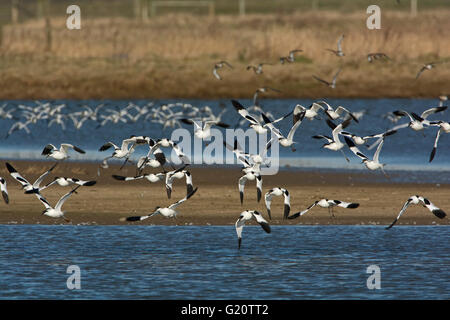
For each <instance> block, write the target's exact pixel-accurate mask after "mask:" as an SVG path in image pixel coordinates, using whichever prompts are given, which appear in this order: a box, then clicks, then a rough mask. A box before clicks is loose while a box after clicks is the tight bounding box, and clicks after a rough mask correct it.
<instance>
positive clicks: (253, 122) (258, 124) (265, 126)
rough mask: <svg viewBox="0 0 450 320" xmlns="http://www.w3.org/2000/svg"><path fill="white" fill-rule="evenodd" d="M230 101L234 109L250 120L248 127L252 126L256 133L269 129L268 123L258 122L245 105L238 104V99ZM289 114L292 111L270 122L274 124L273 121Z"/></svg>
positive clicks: (262, 132) (275, 121)
mask: <svg viewBox="0 0 450 320" xmlns="http://www.w3.org/2000/svg"><path fill="white" fill-rule="evenodd" d="M231 103H232V104H233V106H234V108H235V109H236V111H237V112H238V113H239V114H240V115H241V116H242V117H243V118H244V119H246V120H247V121H248V122H250V127H251V128H253V129H254V130H255V131H256V132H257V133H259V134H265V133H267V132H268V131H269V128H268V124H261V122H259V121H258V120H257V119H256V118H255V117H253V116H252V115H250V113H249V112H248V111H247V109H245V107H244V106H243V105H242V104H240V103H239V102H238V101H236V100H231ZM291 114H292V112H290V113H288V114H287V115H285V116H284V117H281V118H279V119H276V120H273V121H271V122H270V123H271V124H274V123H277V122H280V121H281V120H283V119H286V118H287V117H288V116H290V115H291Z"/></svg>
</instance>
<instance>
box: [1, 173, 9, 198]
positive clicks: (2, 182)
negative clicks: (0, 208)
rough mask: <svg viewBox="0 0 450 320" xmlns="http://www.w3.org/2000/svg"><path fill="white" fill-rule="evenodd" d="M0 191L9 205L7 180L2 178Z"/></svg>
mask: <svg viewBox="0 0 450 320" xmlns="http://www.w3.org/2000/svg"><path fill="white" fill-rule="evenodd" d="M0 191H1V192H2V197H3V200H4V201H5V203H6V204H8V203H9V196H8V189H7V188H6V180H5V179H4V178H2V177H0Z"/></svg>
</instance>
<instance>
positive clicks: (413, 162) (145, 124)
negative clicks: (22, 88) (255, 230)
mask: <svg viewBox="0 0 450 320" xmlns="http://www.w3.org/2000/svg"><path fill="white" fill-rule="evenodd" d="M317 100H320V99H317ZM317 100H310V99H295V100H294V99H287V100H269V99H262V100H261V105H262V106H263V108H264V110H265V111H266V112H270V113H272V114H273V115H274V116H275V117H278V116H282V115H284V114H286V113H287V112H289V111H291V110H292V109H293V107H294V106H295V105H296V104H297V103H300V104H302V105H304V106H309V105H310V104H311V103H312V102H313V101H317ZM326 101H327V102H329V103H330V104H331V105H332V106H338V105H342V106H345V107H347V108H348V109H350V110H351V111H353V112H358V111H361V110H366V114H365V115H364V116H363V117H362V118H361V120H360V123H359V124H357V123H353V124H351V125H350V126H349V127H348V128H347V131H350V132H353V133H355V134H358V135H367V134H374V133H380V132H384V131H385V130H387V129H389V128H391V127H393V126H395V125H397V124H400V123H404V122H408V119H407V118H404V119H401V120H400V121H399V122H398V123H396V124H393V123H391V122H390V121H389V120H387V119H385V118H383V115H384V114H385V113H387V112H391V111H394V110H398V109H403V110H406V111H409V112H416V113H418V114H421V113H422V112H423V111H424V110H426V109H428V108H430V107H434V106H437V104H438V100H437V99H326ZM43 102H46V101H41V103H43ZM48 102H49V103H51V105H52V106H57V105H58V104H62V103H64V104H66V105H67V107H66V108H64V109H62V112H61V113H63V114H68V113H71V112H74V111H79V110H81V109H80V108H81V106H82V105H89V106H91V107H95V106H97V105H99V104H101V103H103V104H105V105H106V106H105V107H104V108H103V109H101V110H100V114H109V112H108V111H107V109H108V108H111V109H114V110H117V109H119V108H120V109H122V108H124V107H126V106H127V104H128V103H129V102H130V101H114V100H102V101H95V100H86V101H72V100H54V101H48ZM131 102H133V103H135V104H137V105H139V106H143V105H146V104H148V103H149V102H153V103H154V108H158V107H159V106H161V105H163V104H167V103H176V102H183V103H190V104H192V105H194V106H197V107H199V108H201V107H204V106H209V107H211V108H212V110H213V111H214V113H215V114H218V113H219V112H220V111H221V110H222V107H223V106H224V107H225V108H226V109H227V110H228V111H227V112H226V113H225V115H224V116H223V118H222V121H223V122H226V123H228V124H230V125H231V126H232V127H234V126H235V125H236V123H237V122H238V121H239V120H240V119H242V118H241V117H240V116H239V114H238V113H237V112H236V111H235V110H234V108H233V107H232V105H231V103H230V100H229V99H225V100H173V99H172V100H163V101H150V100H135V101H131ZM241 102H242V103H243V104H244V105H246V106H249V105H251V101H250V100H245V99H243V100H241ZM3 104H7V108H6V109H11V108H14V107H17V105H19V104H24V105H28V106H36V105H37V103H36V102H34V101H0V105H3ZM221 105H222V107H221ZM131 113H135V112H134V111H132V112H131ZM14 115H15V116H16V117H18V119H23V118H21V114H20V112H19V111H16V112H15V113H14ZM322 118H323V119H325V117H324V116H323V117H322ZM143 119H144V117H141V118H140V119H139V120H138V121H137V122H136V123H121V122H119V123H118V124H111V123H110V124H108V125H106V126H104V127H101V128H98V123H96V122H94V121H89V120H88V121H86V122H85V124H84V125H83V127H82V128H81V130H76V129H75V128H74V126H73V124H72V121H71V120H70V119H68V120H66V125H67V128H66V130H65V131H63V130H62V129H61V127H60V126H59V125H57V124H54V125H53V126H51V127H48V122H47V120H40V121H38V122H37V123H36V124H34V125H30V130H31V131H32V132H31V134H29V135H28V134H26V133H25V131H17V132H14V133H13V134H12V135H11V136H9V137H8V138H7V139H4V138H0V158H2V159H10V160H11V159H42V156H41V155H40V152H41V151H42V149H43V147H44V146H45V145H46V144H48V143H53V144H55V145H57V144H59V143H64V142H65V143H67V142H69V143H72V144H75V145H77V146H79V147H81V148H82V149H84V150H86V151H88V153H87V154H85V155H79V154H76V153H73V154H72V155H71V156H72V159H77V160H95V161H97V160H100V159H103V158H104V157H105V156H107V155H106V153H105V152H98V148H99V147H100V146H101V145H103V144H104V143H105V142H107V141H113V142H115V143H117V144H120V143H121V141H122V140H123V139H125V138H128V137H129V136H130V135H146V136H150V137H152V138H155V139H157V138H162V137H170V136H171V133H172V131H173V128H167V129H165V130H163V129H162V125H160V124H157V123H152V122H150V121H144V120H143ZM429 119H430V120H445V121H449V120H450V117H449V112H448V111H444V112H442V113H439V114H436V115H431V116H430V117H429ZM14 122H15V120H8V119H6V120H5V119H1V118H0V137H5V136H6V134H7V132H8V130H9V128H10V127H11V126H12V124H13V123H14ZM291 122H292V121H291V120H290V119H286V120H284V121H282V122H281V123H279V127H280V130H281V131H282V132H284V133H285V134H287V132H288V130H289V128H290V125H291ZM183 127H184V128H188V129H190V130H192V126H189V125H185V124H183ZM436 133H437V128H435V127H433V128H427V129H425V130H424V131H423V132H415V131H413V130H411V129H409V128H407V129H403V130H400V131H399V132H398V133H397V134H395V135H392V136H389V137H388V138H387V139H386V142H385V144H384V146H383V150H382V153H381V156H380V160H381V161H382V162H383V163H386V164H387V166H386V170H387V171H389V170H406V171H412V170H420V171H430V170H431V171H439V172H443V171H445V172H447V173H450V162H449V161H448V160H447V159H449V157H450V148H448V145H449V143H450V140H449V137H447V136H446V135H445V134H444V135H442V136H441V139H440V141H439V147H438V151H437V154H436V157H435V159H434V161H433V162H432V163H431V164H429V163H428V158H429V155H430V152H431V149H432V147H433V142H434V139H435V136H436ZM317 134H323V135H331V130H330V128H329V127H328V126H327V125H326V123H325V121H307V120H305V121H304V123H302V125H301V126H300V128H299V130H298V131H297V133H296V135H295V141H297V145H296V148H297V150H296V152H292V151H291V150H290V149H289V148H281V150H280V155H281V157H282V160H281V164H282V166H285V165H288V166H290V167H298V168H318V167H320V168H337V169H359V170H366V169H365V167H364V166H363V165H362V164H361V162H360V160H359V159H358V158H356V157H355V156H354V155H353V154H351V153H350V151H349V150H346V153H347V156H348V157H350V159H351V162H350V163H347V162H346V161H345V159H344V158H343V157H342V155H341V154H340V153H339V152H333V151H330V150H326V149H322V148H321V146H322V145H323V143H324V141H322V140H316V139H312V138H311V136H312V135H317ZM362 150H363V152H364V153H366V154H367V155H368V156H369V157H371V156H372V154H373V152H374V150H371V151H367V150H366V149H365V148H364V147H362ZM141 151H142V154H144V153H146V152H147V150H146V148H143V147H142V150H141ZM141 151H137V152H136V153H135V155H136V157H137V156H138V155H139V154H140V152H141ZM446 182H450V180H449V179H447V180H446Z"/></svg>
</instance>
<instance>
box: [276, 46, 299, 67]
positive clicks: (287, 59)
mask: <svg viewBox="0 0 450 320" xmlns="http://www.w3.org/2000/svg"><path fill="white" fill-rule="evenodd" d="M299 52H303V50H301V49H295V50H291V51H289V55H288V56H287V57H280V63H281V64H284V63H285V62H288V63H292V62H295V54H296V53H299Z"/></svg>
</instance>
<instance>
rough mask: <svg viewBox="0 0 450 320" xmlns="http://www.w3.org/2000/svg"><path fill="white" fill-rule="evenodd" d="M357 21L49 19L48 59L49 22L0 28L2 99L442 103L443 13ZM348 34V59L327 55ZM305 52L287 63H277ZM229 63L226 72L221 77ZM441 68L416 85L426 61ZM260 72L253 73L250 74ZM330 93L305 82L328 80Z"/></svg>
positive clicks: (311, 17)
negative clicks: (48, 26)
mask: <svg viewBox="0 0 450 320" xmlns="http://www.w3.org/2000/svg"><path fill="white" fill-rule="evenodd" d="M366 19H367V15H366V14H365V11H364V12H353V13H342V12H331V11H319V12H308V13H299V12H297V13H293V14H289V15H286V14H283V15H281V14H280V15H279V14H252V15H247V16H246V17H236V16H229V15H219V16H215V17H208V16H196V15H185V14H169V15H163V16H157V17H155V18H152V19H150V20H149V21H148V22H146V23H140V22H136V21H135V20H130V19H125V18H96V19H84V20H82V28H81V30H72V31H71V30H68V29H66V27H65V19H52V34H51V50H50V51H47V50H46V33H45V23H44V21H43V20H35V21H28V22H26V23H23V24H19V25H15V26H5V27H4V28H3V46H2V48H1V51H0V75H1V77H0V85H1V87H2V90H1V91H0V99H46V98H48V99H51V98H74V99H87V98H121V99H122V98H123V99H127V98H167V97H172V98H225V97H236V98H251V97H252V96H253V93H254V92H255V90H256V88H258V87H261V86H269V87H273V88H278V89H280V90H281V91H282V92H281V93H271V94H270V96H271V97H273V98H277V97H280V98H287V97H290V98H293V97H310V98H316V97H380V96H382V97H436V96H438V95H441V94H448V90H449V87H448V82H449V80H450V67H449V66H450V63H447V62H446V61H448V60H449V59H450V42H449V41H448V40H447V39H448V30H450V10H444V9H443V10H440V11H427V12H422V13H421V14H420V15H419V16H418V17H417V18H413V17H411V16H410V15H409V14H408V13H404V12H397V11H390V12H386V13H383V15H382V29H381V30H368V29H367V28H366ZM341 34H345V39H344V41H343V50H344V52H345V56H344V57H337V56H335V55H333V54H332V53H330V52H329V51H326V50H325V49H326V48H335V47H336V43H337V39H338V38H339V36H340V35H341ZM296 48H300V49H303V50H304V53H303V54H301V55H300V56H298V57H297V59H296V62H295V63H292V64H284V65H281V64H280V63H279V61H278V59H279V57H280V56H286V55H287V54H288V52H289V51H290V50H292V49H296ZM370 52H384V53H386V54H387V55H388V56H389V57H391V58H392V61H375V62H373V63H369V62H368V61H367V57H366V56H367V54H368V53H370ZM220 60H227V61H228V62H230V63H231V64H232V65H233V69H225V68H224V69H222V70H221V71H220V73H221V75H222V76H223V80H217V79H216V78H215V77H214V76H213V74H212V69H213V66H214V64H215V62H217V61H220ZM431 61H442V62H444V63H442V64H439V65H437V66H436V68H435V69H432V70H429V71H428V70H427V71H426V72H424V73H423V74H422V75H421V77H420V78H419V79H418V80H417V81H415V76H416V74H417V72H418V71H419V69H420V68H421V67H422V65H423V63H426V62H431ZM259 62H267V63H272V64H273V65H268V66H265V68H264V73H263V74H260V75H256V74H254V73H253V72H252V71H247V70H246V66H247V65H249V64H257V63H259ZM340 67H342V72H341V74H340V75H339V78H338V81H337V86H336V88H335V89H331V88H328V87H326V86H324V85H323V84H321V83H319V82H318V81H316V80H315V79H314V78H313V77H312V75H317V76H318V77H320V78H323V79H326V80H331V78H332V77H333V75H334V73H335V72H336V71H337V70H338V69H339V68H340Z"/></svg>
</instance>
